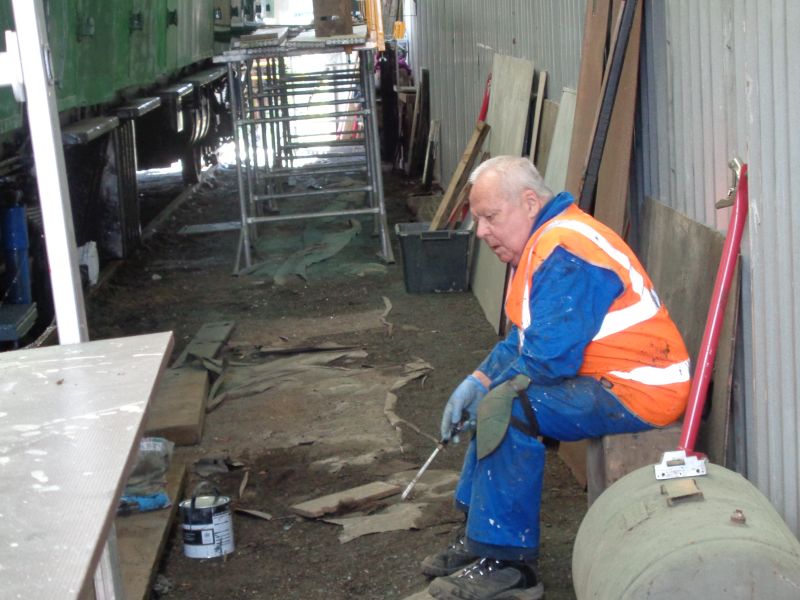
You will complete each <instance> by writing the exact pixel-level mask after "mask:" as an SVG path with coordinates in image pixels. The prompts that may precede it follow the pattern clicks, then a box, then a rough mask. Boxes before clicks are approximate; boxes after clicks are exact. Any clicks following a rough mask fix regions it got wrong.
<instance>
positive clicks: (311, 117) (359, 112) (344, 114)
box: [239, 107, 369, 125]
mask: <svg viewBox="0 0 800 600" xmlns="http://www.w3.org/2000/svg"><path fill="white" fill-rule="evenodd" d="M285 111H286V107H283V108H282V112H285ZM368 114H369V110H368V109H367V110H342V111H336V112H332V113H327V114H319V113H318V114H314V115H286V116H284V117H269V118H266V119H242V120H241V121H239V124H240V125H253V124H255V123H261V122H262V121H263V122H266V123H271V122H276V123H281V122H288V121H311V120H314V119H328V120H331V118H332V117H355V116H362V115H368Z"/></svg>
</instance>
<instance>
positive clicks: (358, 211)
mask: <svg viewBox="0 0 800 600" xmlns="http://www.w3.org/2000/svg"><path fill="white" fill-rule="evenodd" d="M376 210H377V209H375V208H354V209H352V210H328V211H321V212H313V213H299V214H292V215H273V216H268V217H250V219H249V221H250V222H251V223H276V222H278V221H300V220H302V219H319V218H322V217H355V216H358V215H369V214H373V213H374V212H375V211H376Z"/></svg>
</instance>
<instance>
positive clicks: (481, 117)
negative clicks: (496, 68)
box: [478, 73, 492, 121]
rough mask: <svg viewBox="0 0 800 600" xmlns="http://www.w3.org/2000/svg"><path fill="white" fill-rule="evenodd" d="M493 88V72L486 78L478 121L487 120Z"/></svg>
mask: <svg viewBox="0 0 800 600" xmlns="http://www.w3.org/2000/svg"><path fill="white" fill-rule="evenodd" d="M491 88H492V74H491V73H489V76H488V77H487V78H486V86H485V87H484V88H483V102H482V103H481V110H480V112H479V113H478V121H485V120H486V113H488V112H489V94H490V90H491Z"/></svg>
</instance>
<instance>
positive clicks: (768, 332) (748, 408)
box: [406, 0, 800, 534]
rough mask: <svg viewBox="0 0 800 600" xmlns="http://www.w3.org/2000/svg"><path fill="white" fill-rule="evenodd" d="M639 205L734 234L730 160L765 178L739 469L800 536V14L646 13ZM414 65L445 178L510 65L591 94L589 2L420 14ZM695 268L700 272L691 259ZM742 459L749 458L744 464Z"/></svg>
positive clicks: (745, 0) (697, 6) (650, 3)
mask: <svg viewBox="0 0 800 600" xmlns="http://www.w3.org/2000/svg"><path fill="white" fill-rule="evenodd" d="M644 2H645V22H644V27H645V29H644V38H643V39H644V45H643V57H642V69H641V75H642V85H641V99H640V106H639V118H638V121H637V143H636V150H635V161H636V168H635V169H634V173H635V174H636V180H635V181H634V182H633V188H632V189H634V190H636V194H637V196H643V195H648V196H652V197H654V198H657V199H658V200H660V201H662V202H664V203H665V204H667V205H669V206H672V207H673V208H675V209H677V210H679V211H680V212H682V213H684V214H686V215H688V216H689V217H691V218H693V219H695V220H697V221H699V222H702V223H705V224H708V225H711V226H714V227H717V228H718V229H721V230H724V229H726V228H727V223H728V219H729V212H728V211H727V210H725V211H717V210H716V209H715V208H714V203H715V201H716V200H717V199H718V198H721V197H722V196H724V195H725V193H726V192H727V188H728V186H729V185H730V172H729V170H728V168H727V163H728V160H729V159H730V158H731V157H733V156H739V157H741V158H742V159H744V160H745V161H746V162H748V163H749V166H750V201H751V208H750V218H749V222H748V229H747V231H746V233H745V240H744V245H743V249H742V252H743V297H742V313H743V322H742V333H743V335H742V338H743V344H742V352H743V356H742V357H741V360H739V361H738V363H737V364H740V365H741V367H742V368H740V369H739V374H738V377H739V378H741V380H742V386H741V389H742V394H743V401H742V407H741V408H742V410H741V411H738V414H737V415H736V418H737V419H738V422H737V423H736V424H737V425H738V426H739V427H738V429H739V431H744V432H746V453H745V455H746V464H740V465H739V468H740V469H741V470H743V471H745V472H746V473H747V475H748V477H749V478H750V479H751V480H752V481H753V482H754V483H755V484H756V485H758V487H759V488H760V489H761V490H762V491H763V492H764V493H765V494H767V496H768V497H769V498H770V499H771V501H772V502H773V504H774V505H775V507H776V508H777V509H778V511H779V512H780V513H781V515H782V516H783V517H784V518H785V519H786V521H787V523H788V524H789V526H790V527H791V528H792V530H793V531H794V532H795V534H798V533H800V434H799V433H798V432H800V381H798V376H797V370H798V364H799V363H800V342H799V341H798V340H800V260H797V259H796V258H795V256H800V210H798V209H793V205H792V201H791V200H792V198H791V192H792V191H793V190H797V189H800V181H798V179H800V131H799V130H798V129H797V127H796V124H797V123H800V103H798V102H797V101H796V100H797V98H800V61H798V60H797V59H796V57H797V56H800V36H798V35H796V34H795V35H790V32H792V33H794V32H793V30H792V29H791V28H792V27H793V26H796V24H797V23H800V2H797V0H707V1H706V2H697V1H696V0H644ZM406 5H407V8H406V12H407V13H410V12H413V10H414V9H415V7H416V10H418V11H419V13H418V14H416V15H410V14H407V15H406V22H407V23H408V25H409V32H410V33H409V35H410V38H411V53H410V60H411V63H412V65H413V67H414V69H415V71H416V72H417V73H418V72H419V69H420V68H422V67H425V68H428V69H430V70H431V80H432V88H433V89H432V98H431V99H432V114H433V118H439V119H441V120H442V138H441V139H442V152H441V158H442V160H441V163H442V173H441V175H442V177H443V180H444V181H446V180H447V179H448V178H449V175H450V174H451V173H452V171H453V168H454V166H455V165H456V163H457V161H458V159H459V157H460V154H461V152H462V150H463V148H464V146H465V144H466V140H467V136H468V135H469V132H470V131H471V130H472V127H473V124H474V121H475V117H476V115H477V112H478V109H479V107H480V101H481V97H482V92H483V86H484V83H485V80H486V76H487V74H488V71H489V68H490V66H491V61H492V55H493V54H494V53H495V52H501V53H505V54H510V55H512V56H518V57H522V58H528V59H530V60H533V61H534V63H535V64H536V68H537V70H538V69H546V70H547V71H548V72H549V73H548V75H549V78H550V80H549V83H548V97H550V98H557V97H559V95H560V90H561V88H562V87H563V86H569V87H575V86H576V84H577V80H578V69H579V64H580V61H579V55H580V47H581V37H582V32H583V14H584V9H585V1H584V0H531V1H528V2H524V1H522V0H497V1H493V2H486V1H485V0H484V1H483V2H478V1H477V0H464V1H455V0H437V1H435V2H429V1H422V0H418V1H417V2H416V3H414V2H407V3H406ZM682 258H683V259H685V260H691V257H682ZM739 450H740V451H741V448H740V449H739Z"/></svg>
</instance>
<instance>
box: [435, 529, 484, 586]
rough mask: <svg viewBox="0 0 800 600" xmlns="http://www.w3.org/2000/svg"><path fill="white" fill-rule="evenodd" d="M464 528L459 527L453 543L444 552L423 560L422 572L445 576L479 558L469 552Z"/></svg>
mask: <svg viewBox="0 0 800 600" xmlns="http://www.w3.org/2000/svg"><path fill="white" fill-rule="evenodd" d="M464 535H465V534H464V528H463V527H462V528H461V529H459V531H458V533H457V534H456V538H455V540H453V543H452V544H450V545H449V546H448V547H447V550H445V551H444V552H439V553H437V554H431V555H430V556H426V557H425V558H424V559H423V560H422V572H423V573H424V574H425V575H428V576H430V577H444V576H445V575H450V574H451V573H455V572H456V571H460V570H461V569H463V568H464V567H466V566H467V565H469V564H471V563H473V562H475V560H476V559H477V558H478V557H477V556H475V555H474V554H470V553H469V552H467V547H466V545H465V544H464Z"/></svg>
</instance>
